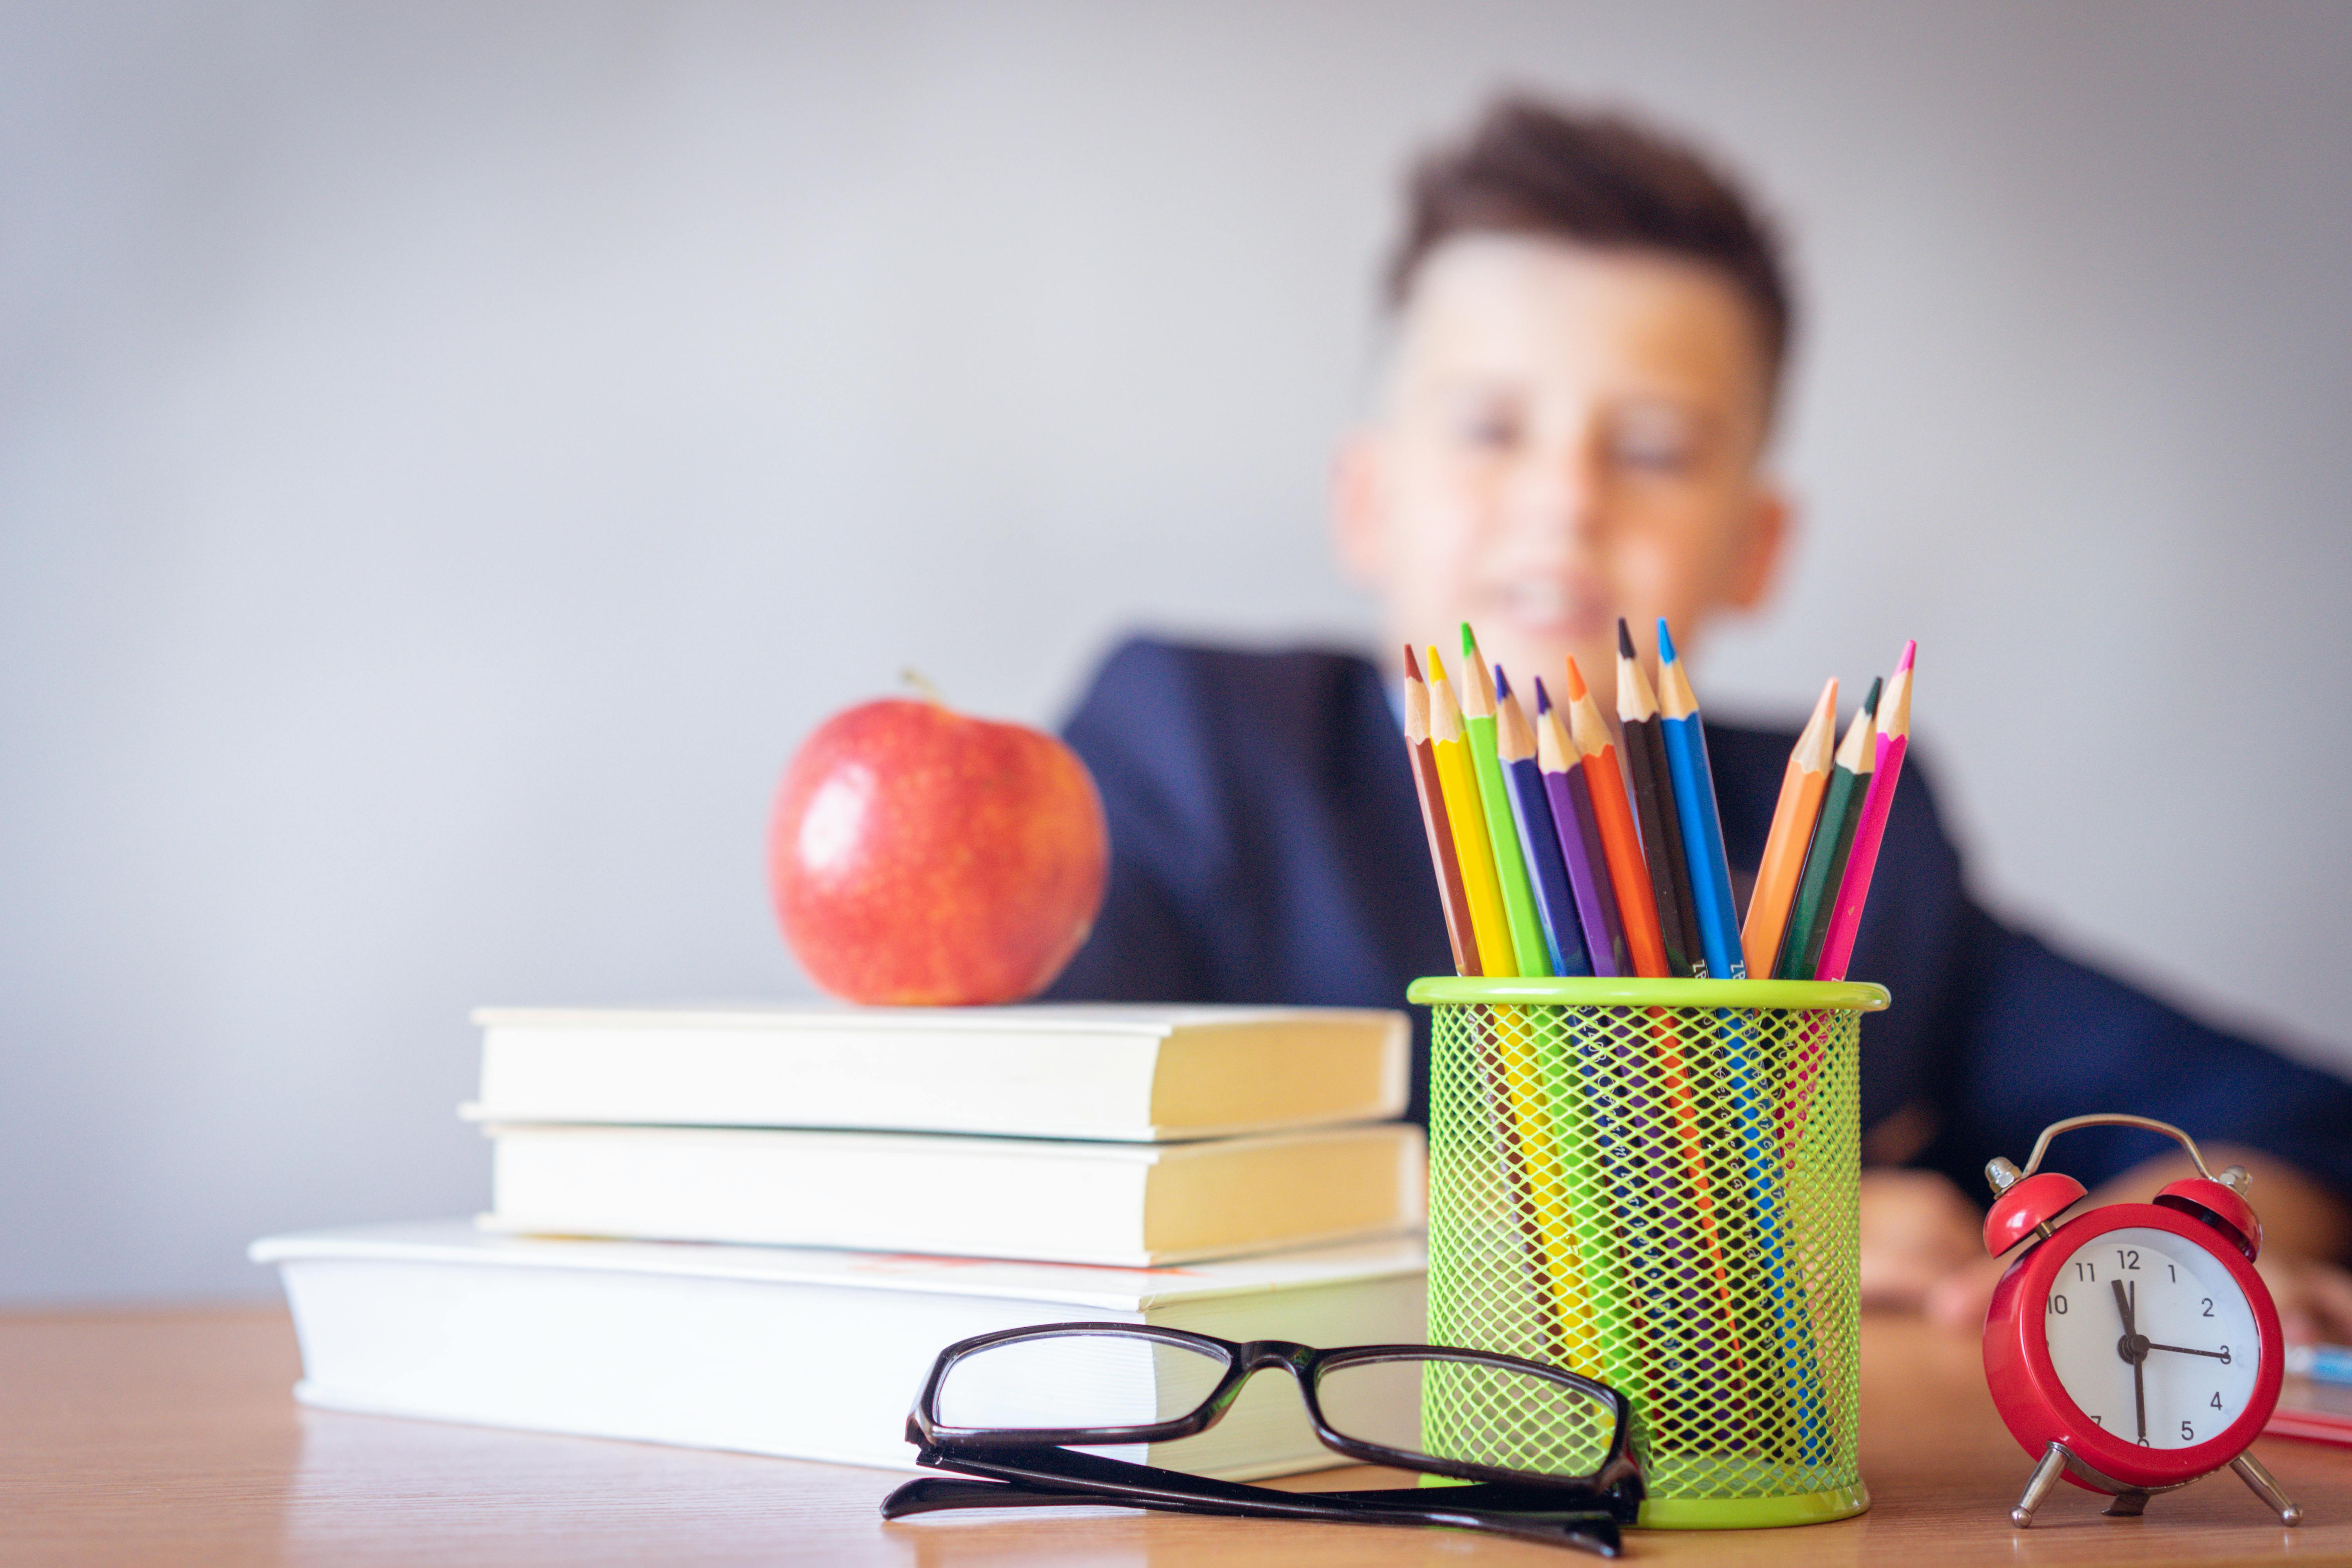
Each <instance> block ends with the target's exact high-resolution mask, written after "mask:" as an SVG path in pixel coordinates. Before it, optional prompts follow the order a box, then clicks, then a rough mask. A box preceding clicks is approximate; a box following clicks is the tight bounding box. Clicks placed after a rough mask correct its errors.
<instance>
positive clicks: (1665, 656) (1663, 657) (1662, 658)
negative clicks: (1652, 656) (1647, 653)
mask: <svg viewBox="0 0 2352 1568" xmlns="http://www.w3.org/2000/svg"><path fill="white" fill-rule="evenodd" d="M1658 662H1659V663H1660V664H1672V663H1674V662H1675V637H1674V634H1673V633H1672V632H1670V631H1668V630H1666V617H1665V616H1659V617H1658Z"/></svg>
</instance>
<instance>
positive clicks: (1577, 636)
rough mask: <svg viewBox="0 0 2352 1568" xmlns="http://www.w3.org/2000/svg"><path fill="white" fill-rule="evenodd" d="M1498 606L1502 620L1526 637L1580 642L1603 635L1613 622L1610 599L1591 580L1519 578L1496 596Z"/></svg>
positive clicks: (1505, 586)
mask: <svg viewBox="0 0 2352 1568" xmlns="http://www.w3.org/2000/svg"><path fill="white" fill-rule="evenodd" d="M1494 603H1495V606H1496V611H1497V612H1498V614H1499V618H1501V619H1504V620H1507V621H1508V622H1510V623H1511V624H1512V626H1514V627H1515V628H1516V629H1517V631H1518V633H1519V635H1520V636H1521V637H1541V638H1546V639H1556V640H1559V641H1562V642H1573V641H1580V640H1583V639H1587V638H1591V637H1598V636H1600V635H1601V633H1602V632H1604V631H1606V630H1607V629H1608V627H1609V626H1610V625H1611V621H1612V617H1611V616H1610V611H1609V603H1608V600H1607V597H1606V596H1605V595H1603V594H1602V593H1601V590H1600V586H1599V584H1594V583H1591V582H1587V581H1577V582H1567V583H1563V582H1561V581H1559V579H1557V578H1540V577H1522V578H1517V579H1515V580H1514V581H1512V582H1510V583H1508V584H1505V585H1504V586H1503V587H1501V588H1500V589H1499V590H1498V591H1497V592H1496V595H1494Z"/></svg>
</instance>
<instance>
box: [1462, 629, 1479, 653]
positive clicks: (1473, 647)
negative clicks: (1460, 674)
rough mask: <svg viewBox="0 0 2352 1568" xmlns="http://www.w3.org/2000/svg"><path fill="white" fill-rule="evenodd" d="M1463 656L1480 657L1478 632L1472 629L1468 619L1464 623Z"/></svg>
mask: <svg viewBox="0 0 2352 1568" xmlns="http://www.w3.org/2000/svg"><path fill="white" fill-rule="evenodd" d="M1462 657H1463V658H1477V657H1478V634H1477V633H1475V632H1474V631H1472V630H1471V629H1470V623H1469V622H1468V621H1465V622H1463V623H1462Z"/></svg>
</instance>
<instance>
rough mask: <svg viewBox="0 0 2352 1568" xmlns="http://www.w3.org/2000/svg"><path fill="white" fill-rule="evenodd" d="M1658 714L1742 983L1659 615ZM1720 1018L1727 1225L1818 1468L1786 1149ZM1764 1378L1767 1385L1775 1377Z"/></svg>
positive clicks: (1730, 972)
mask: <svg viewBox="0 0 2352 1568" xmlns="http://www.w3.org/2000/svg"><path fill="white" fill-rule="evenodd" d="M1658 711H1659V714H1660V716H1661V719H1662V722H1661V723H1660V725H1659V726H1658V728H1659V730H1660V731H1661V738H1662V739H1663V740H1664V742H1665V752H1666V764H1667V768H1668V770H1669V771H1670V772H1671V773H1673V775H1674V787H1675V806H1676V808H1677V809H1678V811H1679V813H1680V815H1681V816H1682V827H1683V850H1684V854H1685V857H1686V858H1688V860H1689V862H1690V873H1691V895H1692V897H1691V901H1692V903H1693V905H1694V906H1695V907H1696V912H1697V915H1698V928H1699V940H1700V942H1702V943H1703V944H1704V945H1705V946H1706V959H1707V968H1708V971H1709V973H1716V974H1720V975H1724V976H1727V977H1728V978H1731V979H1734V980H1740V979H1745V978H1746V977H1747V974H1748V964H1747V957H1746V954H1745V952H1744V951H1743V950H1742V948H1741V946H1740V941H1739V915H1738V910H1737V909H1736V908H1735V907H1734V906H1733V904H1732V901H1731V868H1730V865H1729V863H1728V862H1727V860H1726V858H1725V857H1724V850H1723V819H1722V816H1721V814H1720V813H1719V812H1718V811H1717V808H1716V802H1715V775H1714V773H1712V772H1711V771H1709V768H1708V764H1707V755H1706V731H1705V729H1703V728H1702V727H1701V721H1700V718H1699V710H1698V698H1697V697H1696V694H1694V693H1693V692H1692V690H1691V685H1690V678H1689V676H1687V675H1686V674H1685V673H1684V671H1683V667H1682V661H1681V660H1680V659H1679V658H1676V657H1675V642H1674V637H1673V635H1672V634H1671V633H1669V632H1668V631H1667V630H1666V622H1665V617H1664V616H1660V617H1659V619H1658ZM1717 1017H1718V1018H1719V1019H1720V1020H1721V1021H1722V1025H1723V1031H1722V1036H1721V1040H1722V1051H1723V1057H1722V1060H1723V1077H1724V1088H1725V1089H1726V1090H1727V1095H1728V1098H1729V1100H1730V1101H1731V1110H1732V1121H1733V1125H1734V1127H1735V1128H1736V1129H1737V1130H1738V1140H1737V1141H1738V1146H1739V1152H1740V1161H1739V1163H1740V1166H1741V1173H1742V1174H1743V1175H1744V1176H1745V1177H1746V1183H1745V1184H1746V1187H1747V1192H1746V1194H1745V1196H1746V1199H1747V1201H1746V1203H1745V1204H1737V1205H1734V1206H1733V1209H1732V1215H1733V1216H1734V1217H1733V1218H1732V1219H1731V1221H1730V1225H1729V1226H1728V1228H1730V1229H1731V1230H1732V1231H1733V1232H1734V1233H1735V1235H1738V1240H1739V1243H1740V1244H1741V1245H1742V1246H1744V1247H1749V1248H1753V1250H1754V1254H1755V1257H1756V1259H1757V1261H1758V1262H1759V1263H1761V1264H1762V1265H1763V1268H1764V1279H1765V1286H1766V1292H1767V1302H1768V1317H1769V1326H1770V1332H1769V1339H1770V1340H1771V1341H1773V1342H1775V1350H1776V1352H1777V1353H1776V1354H1775V1355H1774V1356H1773V1357H1772V1361H1773V1363H1777V1367H1776V1370H1777V1371H1778V1372H1779V1373H1780V1376H1783V1377H1787V1378H1789V1379H1790V1380H1792V1381H1793V1382H1794V1383H1795V1384H1796V1387H1795V1389H1794V1390H1793V1392H1794V1394H1795V1396H1796V1405H1797V1415H1798V1430H1799V1436H1798V1454H1799V1457H1800V1460H1801V1462H1802V1463H1805V1464H1808V1465H1811V1464H1818V1463H1820V1462H1821V1460H1822V1458H1823V1457H1824V1455H1825V1448H1824V1444H1825V1442H1826V1428H1825V1426H1824V1425H1823V1422H1824V1412H1823V1409H1822V1384H1821V1367H1820V1363H1819V1362H1818V1361H1817V1360H1816V1358H1815V1356H1814V1352H1813V1342H1812V1334H1811V1325H1810V1321H1809V1320H1810V1314H1809V1313H1808V1311H1807V1310H1806V1307H1805V1302H1804V1282H1803V1280H1802V1279H1801V1277H1800V1276H1799V1275H1798V1273H1797V1271H1796V1268H1795V1259H1793V1258H1790V1255H1789V1253H1788V1249H1787V1229H1786V1223H1787V1215H1786V1213H1785V1212H1784V1208H1783V1205H1784V1203H1785V1201H1786V1194H1785V1193H1784V1192H1783V1190H1782V1186H1781V1170H1780V1145H1779V1142H1778V1140H1777V1138H1775V1136H1774V1135H1773V1131H1772V1127H1771V1121H1770V1118H1769V1115H1768V1114H1767V1110H1766V1105H1765V1096H1766V1094H1767V1093H1769V1089H1767V1087H1766V1086H1764V1085H1762V1084H1759V1082H1758V1081H1757V1073H1756V1065H1755V1064H1754V1063H1753V1062H1752V1061H1751V1060H1750V1059H1749V1055H1748V1053H1749V1052H1750V1051H1751V1050H1752V1049H1754V1048H1755V1047H1756V1045H1757V1042H1753V1041H1751V1040H1749V1038H1748V1031H1747V1029H1746V1028H1745V1027H1744V1026H1742V1023H1741V1022H1740V1020H1739V1018H1738V1015H1736V1014H1735V1013H1733V1012H1731V1011H1730V1010H1728V1009H1727V1010H1725V1011H1724V1012H1722V1013H1719V1014H1717ZM1740 1233H1744V1234H1740ZM1742 1337H1743V1338H1746V1339H1748V1342H1749V1343H1751V1344H1753V1345H1755V1346H1756V1348H1757V1349H1758V1350H1759V1351H1760V1350H1761V1349H1762V1348H1763V1340H1764V1338H1765V1336H1758V1335H1743V1336H1742ZM1762 1381H1763V1382H1764V1383H1766V1384H1773V1383H1777V1382H1779V1379H1778V1378H1775V1377H1766V1378H1764V1379H1763V1380H1762Z"/></svg>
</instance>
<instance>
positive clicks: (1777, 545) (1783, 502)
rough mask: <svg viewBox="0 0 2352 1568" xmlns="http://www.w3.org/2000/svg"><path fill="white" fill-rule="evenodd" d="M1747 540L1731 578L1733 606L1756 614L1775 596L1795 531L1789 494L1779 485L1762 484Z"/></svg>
mask: <svg viewBox="0 0 2352 1568" xmlns="http://www.w3.org/2000/svg"><path fill="white" fill-rule="evenodd" d="M1749 506H1750V509H1751V510H1749V512H1748V527H1747V528H1746V530H1745V533H1746V538H1745V539H1744V540H1743V541H1742V543H1741V547H1740V558H1739V561H1738V564H1737V566H1735V568H1734V569H1733V572H1732V576H1731V593H1730V600H1731V606H1732V608H1734V609H1736V610H1743V611H1745V610H1752V609H1754V608H1756V606H1757V605H1760V604H1762V603H1763V602H1764V601H1765V600H1766V599H1767V598H1769V596H1770V595H1771V592H1772V585H1773V584H1774V583H1775V582H1777V581H1778V580H1779V578H1780V563H1781V562H1783V561H1785V560H1786V559H1788V554H1789V536H1790V533H1791V532H1793V531H1794V530H1795V522H1794V520H1793V517H1792V511H1793V509H1792V508H1791V506H1790V501H1789V497H1788V495H1787V493H1786V492H1785V491H1783V490H1781V489H1780V487H1779V486H1777V485H1773V484H1769V483H1759V485H1758V486H1757V487H1756V494H1755V497H1754V499H1753V500H1751V501H1750V502H1749Z"/></svg>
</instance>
